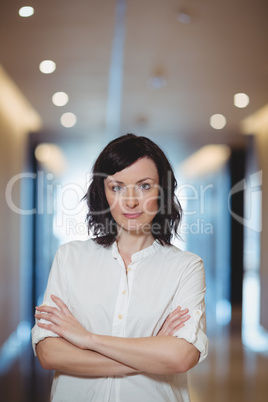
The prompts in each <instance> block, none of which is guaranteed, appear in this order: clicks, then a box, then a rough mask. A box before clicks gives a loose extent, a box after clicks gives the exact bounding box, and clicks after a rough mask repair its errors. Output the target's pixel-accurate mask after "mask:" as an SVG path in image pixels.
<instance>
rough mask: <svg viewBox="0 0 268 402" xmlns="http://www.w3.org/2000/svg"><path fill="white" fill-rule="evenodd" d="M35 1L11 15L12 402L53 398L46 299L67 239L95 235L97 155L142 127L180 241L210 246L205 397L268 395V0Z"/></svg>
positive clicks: (6, 341)
mask: <svg viewBox="0 0 268 402" xmlns="http://www.w3.org/2000/svg"><path fill="white" fill-rule="evenodd" d="M23 3H24V2H22V1H18V0H15V1H12V2H10V1H8V0H4V1H3V2H2V5H1V8H2V12H1V13H0V47H1V65H0V163H1V166H0V183H1V193H0V194H1V195H0V214H1V216H0V219H1V227H0V239H1V253H0V305H1V309H0V400H1V401H4V402H48V400H49V392H50V386H51V380H52V375H53V373H51V372H47V371H45V370H43V369H42V368H41V366H40V364H39V362H38V360H37V359H36V358H34V356H33V352H32V349H31V345H30V330H31V328H32V326H33V322H34V321H33V313H34V307H35V306H36V305H37V304H40V303H41V302H42V297H43V293H44V289H45V286H46V282H47V278H48V274H49V270H50V267H51V263H52V260H53V257H54V255H55V252H56V250H57V248H58V246H59V245H60V244H62V243H65V242H67V241H71V240H74V239H81V240H84V239H86V238H87V237H88V235H87V230H86V225H85V213H86V209H85V205H84V204H83V202H81V199H82V197H83V196H84V193H85V191H86V188H87V185H88V183H89V180H90V169H91V166H92V163H93V162H94V160H95V158H96V156H97V155H98V153H99V151H100V150H101V149H102V148H103V146H104V145H106V143H107V142H108V141H109V140H111V139H113V138H115V137H117V136H119V135H121V134H124V133H127V132H133V133H135V134H137V135H144V136H148V137H149V138H151V139H152V140H153V141H155V142H156V143H157V144H158V145H159V146H160V147H162V149H163V150H164V152H165V153H166V154H167V156H168V158H169V160H170V161H171V163H172V166H173V167H174V171H175V173H176V177H177V180H178V188H177V195H178V198H179V199H180V202H181V204H182V207H183V211H184V214H183V221H182V224H181V239H180V240H174V243H175V244H176V245H177V246H178V247H180V248H182V249H187V250H189V251H192V252H194V253H196V254H198V255H200V256H201V257H202V259H203V260H204V265H205V271H206V283H207V295H206V305H207V333H208V337H209V340H210V350H209V356H208V358H207V359H206V360H205V361H204V362H202V363H201V364H200V365H199V366H197V367H195V368H194V369H192V370H191V372H190V375H189V383H190V391H191V398H192V402H227V401H228V402H266V401H267V398H268V381H267V379H268V377H267V374H268V309H267V305H268V248H267V244H268V212H267V208H266V205H268V159H267V155H268V80H267V72H268V70H267V66H268V57H267V49H268V25H267V12H268V6H267V2H266V1H264V0H257V1H256V2H254V5H253V3H252V1H250V0H246V1H242V0H238V1H236V2H233V1H231V0H227V1H225V2H212V1H208V2H202V4H201V3H200V2H199V1H197V0H187V1H186V0H168V1H165V2H163V1H161V0H135V1H131V0H111V1H110V0H101V1H98V2H93V1H86V0H81V1H79V2H76V3H74V2H71V1H69V0H68V1H67V0H57V2H56V4H55V2H53V1H52V0H48V1H46V2H41V3H40V2H39V3H40V4H37V3H38V2H33V3H36V5H33V9H32V10H26V11H27V12H29V13H32V14H29V16H28V17H21V16H20V15H19V13H18V11H19V10H20V8H21V7H22V6H24V4H23ZM25 5H26V3H25ZM24 12H25V10H24ZM20 13H21V11H20ZM50 59H51V60H50ZM42 62H45V63H43V64H42ZM48 62H49V63H48ZM50 62H51V63H50ZM53 63H54V64H53ZM46 68H51V70H46ZM43 69H45V70H43ZM42 70H43V71H42ZM100 402H102V401H100ZM126 402H127V401H126ZM137 402H139V401H137ZM148 402H150V401H148Z"/></svg>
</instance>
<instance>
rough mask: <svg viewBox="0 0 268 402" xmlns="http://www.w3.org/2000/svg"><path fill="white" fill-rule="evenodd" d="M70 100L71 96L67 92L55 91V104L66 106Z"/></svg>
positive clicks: (53, 97)
mask: <svg viewBox="0 0 268 402" xmlns="http://www.w3.org/2000/svg"><path fill="white" fill-rule="evenodd" d="M68 101H69V96H68V95H67V94H66V93H65V92H55V93H54V95H53V96H52V103H53V104H54V105H55V106H65V105H66V104H67V103H68Z"/></svg>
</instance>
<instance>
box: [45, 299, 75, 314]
mask: <svg viewBox="0 0 268 402" xmlns="http://www.w3.org/2000/svg"><path fill="white" fill-rule="evenodd" d="M50 297H51V300H52V301H53V302H54V303H55V304H56V305H57V306H58V307H59V308H60V309H61V311H62V312H63V313H64V314H65V315H69V314H71V313H70V310H69V309H68V307H67V306H66V304H65V303H64V302H63V301H62V300H61V299H60V298H59V297H57V296H55V295H51V296H50Z"/></svg>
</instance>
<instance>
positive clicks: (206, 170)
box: [180, 144, 231, 177]
mask: <svg viewBox="0 0 268 402" xmlns="http://www.w3.org/2000/svg"><path fill="white" fill-rule="evenodd" d="M230 153H231V152H230V148H229V147H228V146H227V145H212V144H211V145H206V146H204V147H202V148H200V149H199V150H198V151H197V152H195V153H194V154H192V155H191V156H190V157H189V158H187V159H186V160H185V161H184V162H183V163H182V165H181V166H180V169H181V171H182V173H183V174H184V176H185V177H199V176H202V175H205V174H211V173H213V172H216V171H217V170H218V169H219V168H220V167H222V166H223V165H224V163H225V162H226V161H227V160H228V158H229V157H230Z"/></svg>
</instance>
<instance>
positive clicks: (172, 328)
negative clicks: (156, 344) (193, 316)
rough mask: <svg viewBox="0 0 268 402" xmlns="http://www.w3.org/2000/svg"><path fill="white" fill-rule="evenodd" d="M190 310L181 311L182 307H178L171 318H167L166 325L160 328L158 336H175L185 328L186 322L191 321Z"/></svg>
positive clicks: (171, 314)
mask: <svg viewBox="0 0 268 402" xmlns="http://www.w3.org/2000/svg"><path fill="white" fill-rule="evenodd" d="M188 311H189V310H188V308H185V309H184V310H181V307H177V308H176V309H175V310H174V311H172V313H170V314H169V316H168V317H167V318H166V320H165V322H164V324H163V325H162V327H161V328H160V330H159V332H158V334H157V336H158V335H173V334H175V332H177V331H178V330H179V329H180V328H182V327H184V323H185V321H187V320H189V318H190V315H189V314H187V313H188Z"/></svg>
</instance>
